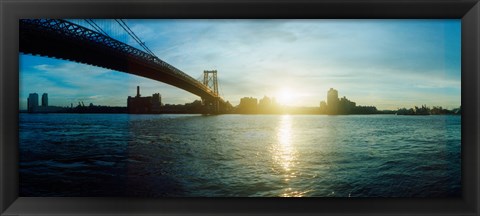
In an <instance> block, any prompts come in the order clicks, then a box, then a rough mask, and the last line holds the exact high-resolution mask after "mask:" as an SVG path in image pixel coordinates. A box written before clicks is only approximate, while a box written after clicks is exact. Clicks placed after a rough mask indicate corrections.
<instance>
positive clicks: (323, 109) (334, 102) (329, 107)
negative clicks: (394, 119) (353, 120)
mask: <svg viewBox="0 0 480 216" xmlns="http://www.w3.org/2000/svg"><path fill="white" fill-rule="evenodd" d="M319 113H321V114H329V115H337V114H343V115H345V114H377V113H379V112H378V110H377V108H376V107H374V106H357V104H356V103H355V102H353V101H350V100H348V99H347V97H345V96H344V97H343V98H341V99H338V91H337V90H335V89H333V88H330V90H329V91H328V92H327V103H325V101H321V102H320V109H319Z"/></svg>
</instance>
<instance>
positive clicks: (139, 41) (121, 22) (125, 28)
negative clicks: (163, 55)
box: [115, 19, 158, 58]
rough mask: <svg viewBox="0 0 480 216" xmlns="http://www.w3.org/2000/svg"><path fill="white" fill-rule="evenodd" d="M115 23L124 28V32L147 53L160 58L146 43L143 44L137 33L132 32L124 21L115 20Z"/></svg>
mask: <svg viewBox="0 0 480 216" xmlns="http://www.w3.org/2000/svg"><path fill="white" fill-rule="evenodd" d="M115 21H116V22H117V23H118V24H119V25H120V26H121V27H122V28H123V30H125V31H126V32H127V33H128V34H129V35H130V36H131V37H132V38H133V39H134V40H135V41H136V42H137V43H138V44H139V45H140V46H141V47H142V48H143V49H145V51H146V52H147V53H148V54H150V55H152V56H154V57H156V58H158V57H157V56H156V55H155V53H153V52H152V50H150V49H149V48H148V47H147V46H146V45H145V43H144V42H142V40H141V39H140V38H139V37H138V36H137V35H136V34H135V32H133V31H132V29H130V27H128V25H127V24H126V23H125V22H124V21H123V20H122V19H115Z"/></svg>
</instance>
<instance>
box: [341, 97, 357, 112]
mask: <svg viewBox="0 0 480 216" xmlns="http://www.w3.org/2000/svg"><path fill="white" fill-rule="evenodd" d="M355 106H356V103H355V102H352V101H350V100H348V99H347V98H346V97H345V96H343V98H342V99H340V101H339V102H338V114H350V113H352V112H353V111H354V109H355Z"/></svg>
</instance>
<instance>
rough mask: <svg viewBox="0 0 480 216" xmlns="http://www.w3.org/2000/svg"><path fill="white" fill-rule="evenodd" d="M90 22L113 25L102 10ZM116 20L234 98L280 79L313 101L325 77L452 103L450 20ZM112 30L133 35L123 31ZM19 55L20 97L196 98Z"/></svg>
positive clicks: (454, 76) (454, 75) (392, 99)
mask: <svg viewBox="0 0 480 216" xmlns="http://www.w3.org/2000/svg"><path fill="white" fill-rule="evenodd" d="M110 22H112V21H110ZM97 23H98V24H99V25H102V26H105V28H106V29H107V30H108V31H111V32H115V29H114V28H112V26H113V25H110V27H109V26H108V20H106V21H98V22H97ZM126 23H127V24H128V25H129V26H130V28H131V29H132V30H133V31H134V32H136V34H137V35H138V36H139V37H140V38H141V39H142V41H144V42H145V43H146V44H147V45H148V46H149V47H150V49H151V50H153V51H154V52H155V53H156V55H157V56H158V57H160V58H161V59H163V60H165V61H166V62H168V63H170V64H172V65H174V66H175V67H177V68H179V69H180V70H182V71H184V72H185V73H187V74H189V75H190V76H192V77H193V78H201V77H202V74H203V70H207V69H208V70H210V69H217V70H218V76H219V85H220V90H221V94H222V95H224V97H225V99H226V100H229V101H231V102H232V103H233V104H234V105H235V104H237V103H238V101H239V99H240V98H241V97H245V96H254V97H258V98H260V97H263V96H264V95H267V96H273V95H272V94H274V93H275V91H277V90H278V89H279V88H281V87H282V86H288V87H290V88H291V89H295V90H296V91H298V94H297V95H301V97H300V96H299V98H297V99H298V100H296V103H297V104H298V105H307V106H316V105H318V103H319V101H320V100H324V99H325V95H326V91H327V90H328V89H329V88H331V87H333V88H336V89H338V90H339V91H340V92H341V94H342V95H345V96H347V97H348V98H350V99H352V100H354V101H355V100H356V101H358V102H359V103H362V104H364V105H369V104H371V105H378V106H385V107H391V106H393V104H395V103H397V104H398V106H401V105H402V104H407V102H406V101H407V100H408V101H416V102H417V103H420V102H422V101H427V100H428V101H431V100H432V98H433V99H436V100H437V103H445V101H448V103H452V105H451V106H453V105H454V104H460V85H461V81H460V22H459V21H450V20H126ZM114 24H116V23H114ZM120 32H121V31H120ZM116 35H119V36H118V37H119V38H123V39H124V40H125V41H126V42H128V43H131V44H133V42H134V41H132V39H131V38H130V37H129V36H128V35H125V34H124V33H123V34H120V33H118V32H117V34H116ZM135 46H137V45H135ZM28 59H29V60H32V61H31V63H28V64H25V67H23V68H22V73H21V74H22V75H21V76H22V80H24V81H22V82H21V84H23V85H22V86H23V87H21V88H22V89H23V91H21V92H22V97H24V96H25V95H26V94H27V93H25V92H30V91H40V90H41V89H42V88H43V87H46V86H48V90H49V91H53V92H55V93H58V94H62V95H64V97H67V96H69V95H77V96H78V97H79V98H80V97H81V98H85V99H88V100H96V101H97V102H98V103H106V104H115V105H125V101H126V97H127V96H128V95H134V94H135V88H136V86H137V85H140V86H141V88H142V95H150V94H153V93H156V92H160V93H161V94H162V99H163V102H164V103H175V104H177V103H187V102H191V101H193V100H196V99H199V98H198V97H197V96H195V95H192V94H190V93H188V92H186V91H183V90H181V89H178V88H176V87H172V86H169V85H167V84H163V83H159V82H156V81H152V80H148V79H145V78H141V77H137V76H133V75H130V74H126V73H119V72H116V71H111V70H107V69H102V68H97V67H93V66H88V65H82V64H77V63H71V62H64V61H60V60H51V59H48V60H45V59H43V60H42V61H40V60H38V59H35V57H28ZM40 83H41V84H40ZM45 89H46V88H45ZM42 91H43V90H42ZM100 95H101V96H102V97H100ZM113 95H118V96H113ZM95 96H98V97H95ZM455 98H456V99H455ZM97 102H96V103H97ZM412 103H413V102H412ZM432 103H435V101H432ZM408 104H410V102H408Z"/></svg>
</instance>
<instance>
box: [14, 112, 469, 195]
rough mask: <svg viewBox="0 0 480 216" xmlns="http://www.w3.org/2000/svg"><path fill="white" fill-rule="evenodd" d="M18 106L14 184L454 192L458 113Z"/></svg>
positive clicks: (150, 190)
mask: <svg viewBox="0 0 480 216" xmlns="http://www.w3.org/2000/svg"><path fill="white" fill-rule="evenodd" d="M19 117H20V118H19V119H20V125H19V140H20V146H19V150H20V196H41V197H46V196H109V197H111V196H122V197H125V196H127V197H246V196H258V197H278V196H289V197H290V196H306V197H458V196H460V195H461V117H460V116H446V115H437V116H396V115H349V116H325V115H218V116H202V115H128V114H27V113H22V114H20V116H19Z"/></svg>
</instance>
